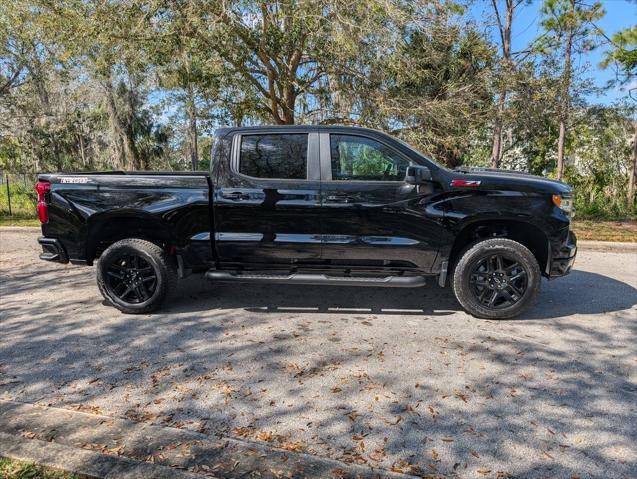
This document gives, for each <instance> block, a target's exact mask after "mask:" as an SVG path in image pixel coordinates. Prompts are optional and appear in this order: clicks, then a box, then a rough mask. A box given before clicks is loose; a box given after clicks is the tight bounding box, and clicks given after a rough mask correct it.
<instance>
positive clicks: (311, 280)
mask: <svg viewBox="0 0 637 479" xmlns="http://www.w3.org/2000/svg"><path fill="white" fill-rule="evenodd" d="M206 278H207V279H210V280H213V281H237V282H250V283H281V284H318V285H320V284H323V285H332V286H377V287H379V286H380V287H390V288H417V287H419V286H424V285H425V277H424V276H384V277H378V278H373V277H372V278H369V277H362V276H358V277H357V276H328V275H326V274H311V273H292V274H259V273H250V272H238V271H218V270H210V271H208V272H207V273H206Z"/></svg>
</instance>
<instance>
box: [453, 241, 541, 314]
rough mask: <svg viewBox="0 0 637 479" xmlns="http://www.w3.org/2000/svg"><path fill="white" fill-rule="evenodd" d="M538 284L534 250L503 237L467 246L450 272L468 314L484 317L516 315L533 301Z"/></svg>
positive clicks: (459, 300) (538, 269) (458, 297)
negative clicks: (532, 251)
mask: <svg viewBox="0 0 637 479" xmlns="http://www.w3.org/2000/svg"><path fill="white" fill-rule="evenodd" d="M498 258H499V259H498ZM540 283H541V273H540V267H539V265H538V263H537V260H536V259H535V256H533V253H531V252H530V251H529V250H528V248H526V246H524V245H522V244H520V243H518V242H517V241H513V240H510V239H504V238H493V239H487V240H483V241H480V242H478V243H475V244H473V245H471V246H469V247H468V248H467V249H465V250H464V252H463V253H461V255H460V258H459V260H458V262H457V263H456V265H455V268H454V271H453V275H452V287H453V292H454V294H455V295H456V299H457V300H458V302H459V303H460V304H461V305H462V307H463V308H464V309H465V310H466V311H467V312H468V313H469V314H471V315H473V316H475V317H477V318H485V319H507V318H512V317H514V316H517V315H519V314H520V313H521V312H522V311H524V310H525V309H526V308H528V307H529V306H530V305H532V304H533V302H534V301H535V299H536V297H537V294H538V292H539V291H540ZM494 298H495V299H494Z"/></svg>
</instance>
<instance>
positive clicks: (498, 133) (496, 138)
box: [491, 0, 515, 168]
mask: <svg viewBox="0 0 637 479" xmlns="http://www.w3.org/2000/svg"><path fill="white" fill-rule="evenodd" d="M492 3H493V9H494V11H495V14H496V17H497V19H498V28H499V30H500V41H501V42H502V70H501V78H500V83H501V87H500V93H499V95H498V107H497V110H496V114H495V119H494V124H493V141H492V142H491V166H492V167H493V168H499V167H500V157H501V154H502V123H503V116H504V107H505V105H506V97H507V94H508V90H507V85H506V81H507V80H508V75H509V73H510V68H511V29H512V27H513V12H514V10H515V3H514V1H513V0H507V2H506V8H507V9H506V21H505V23H504V25H503V24H502V20H501V18H500V13H499V11H498V5H497V3H496V1H495V0H492Z"/></svg>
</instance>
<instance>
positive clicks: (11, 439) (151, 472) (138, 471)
mask: <svg viewBox="0 0 637 479" xmlns="http://www.w3.org/2000/svg"><path fill="white" fill-rule="evenodd" d="M0 456H3V457H10V458H12V459H16V460H19V461H25V462H32V463H36V464H40V465H42V466H46V467H52V468H55V469H61V470H63V471H69V472H74V473H76V474H81V475H84V476H89V477H96V478H104V479H114V478H121V479H129V478H130V479H134V478H139V479H145V478H149V479H150V478H157V479H172V478H175V479H201V476H200V475H198V474H192V473H189V472H185V471H180V470H179V469H174V468H172V467H168V466H161V465H157V464H150V463H147V462H140V461H135V460H133V459H129V458H125V457H117V456H109V455H106V454H101V453H99V452H95V451H88V450H86V449H82V448H78V447H70V446H65V445H63V444H57V443H53V442H47V441H40V440H39V439H27V438H24V437H21V436H13V435H11V434H5V433H3V432H0Z"/></svg>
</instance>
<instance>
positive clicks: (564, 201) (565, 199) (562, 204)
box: [553, 195, 575, 218]
mask: <svg viewBox="0 0 637 479" xmlns="http://www.w3.org/2000/svg"><path fill="white" fill-rule="evenodd" d="M553 204H554V205H555V206H557V207H558V208H560V209H561V210H562V211H563V212H564V214H566V216H568V217H570V218H572V217H573V216H574V215H575V208H573V197H572V196H570V195H553Z"/></svg>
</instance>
